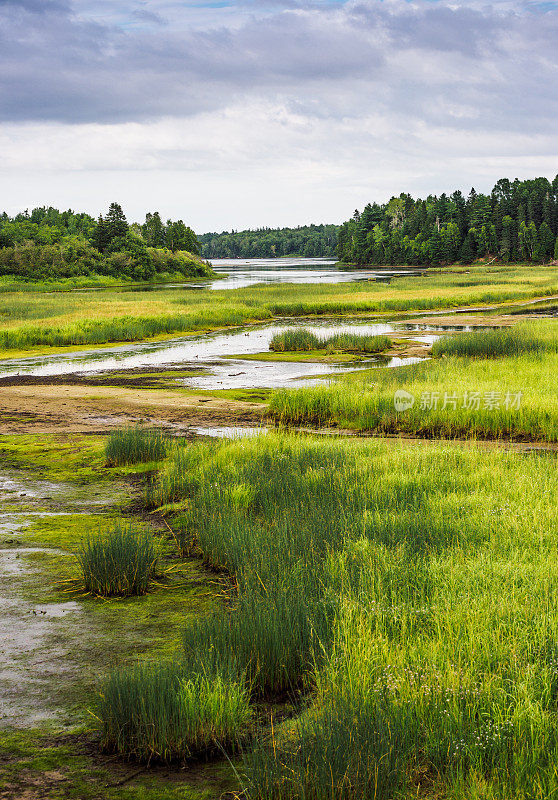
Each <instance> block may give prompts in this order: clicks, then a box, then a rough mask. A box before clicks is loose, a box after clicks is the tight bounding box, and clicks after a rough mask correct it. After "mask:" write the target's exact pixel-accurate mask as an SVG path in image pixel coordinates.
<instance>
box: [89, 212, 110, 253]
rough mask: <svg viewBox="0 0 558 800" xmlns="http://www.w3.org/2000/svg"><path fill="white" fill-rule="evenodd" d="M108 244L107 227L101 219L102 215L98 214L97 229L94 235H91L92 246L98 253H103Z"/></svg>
mask: <svg viewBox="0 0 558 800" xmlns="http://www.w3.org/2000/svg"><path fill="white" fill-rule="evenodd" d="M109 244H110V234H109V229H108V225H107V223H106V222H105V220H104V219H103V216H102V214H99V219H98V220H97V227H96V228H95V233H94V234H93V245H94V246H95V247H96V248H97V250H98V251H99V252H100V253H104V252H105V250H106V249H107V247H108V246H109Z"/></svg>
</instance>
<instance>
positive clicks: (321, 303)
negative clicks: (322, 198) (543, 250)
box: [0, 264, 558, 357]
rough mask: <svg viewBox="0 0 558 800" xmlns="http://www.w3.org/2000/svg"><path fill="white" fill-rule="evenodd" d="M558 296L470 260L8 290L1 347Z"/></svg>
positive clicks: (535, 271) (507, 270) (534, 279)
mask: <svg viewBox="0 0 558 800" xmlns="http://www.w3.org/2000/svg"><path fill="white" fill-rule="evenodd" d="M557 294H558V267H556V266H551V265H542V266H538V267H535V266H532V267H529V269H526V268H525V267H522V266H518V265H515V264H499V265H496V266H494V265H488V266H487V265H486V264H476V265H472V266H469V267H467V268H462V269H457V270H456V269H450V268H447V269H441V270H433V271H430V272H428V273H427V274H425V275H424V276H423V277H417V276H397V277H394V279H393V280H392V282H391V284H390V285H389V286H386V285H384V284H381V283H376V282H373V281H367V282H363V283H350V284H347V283H344V284H317V285H308V284H306V285H294V284H273V285H265V286H262V285H260V286H253V287H249V288H245V289H233V290H228V291H211V292H210V291H204V290H195V291H184V290H178V289H169V288H165V287H161V288H159V289H157V290H156V291H153V292H149V293H148V294H145V293H143V292H140V291H129V292H126V293H117V292H115V291H110V290H108V289H107V290H100V291H95V292H94V293H91V294H71V295H68V294H65V293H64V294H49V293H45V292H26V293H21V294H19V293H17V292H16V293H6V294H4V295H2V296H1V299H0V320H2V322H3V324H2V328H1V330H0V350H5V351H6V357H9V356H10V353H11V352H13V351H25V350H27V349H29V348H36V349H37V350H39V348H42V350H43V351H45V350H46V351H48V350H49V349H50V348H52V347H71V346H73V347H76V346H81V345H88V344H94V345H99V344H108V343H110V342H129V341H141V340H143V339H148V338H151V337H156V336H168V335H172V334H176V333H188V332H198V331H203V330H212V329H216V328H223V327H227V326H234V325H241V324H246V323H250V322H256V321H266V320H270V319H273V318H278V317H285V316H288V317H303V316H335V315H350V314H368V313H374V314H389V313H392V314H393V313H399V312H407V311H419V310H430V309H432V310H435V309H443V308H455V307H458V306H478V305H479V306H482V305H490V304H498V303H509V302H512V301H526V300H529V299H531V298H534V297H543V298H544V297H549V296H553V295H557Z"/></svg>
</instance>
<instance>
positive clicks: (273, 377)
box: [0, 319, 440, 390]
mask: <svg viewBox="0 0 558 800" xmlns="http://www.w3.org/2000/svg"><path fill="white" fill-rule="evenodd" d="M301 325H304V327H305V328H308V329H309V330H311V331H313V332H315V333H317V334H319V335H322V336H325V335H331V334H335V333H358V334H366V335H378V334H394V335H396V334H397V333H398V332H402V331H403V330H405V331H409V329H410V326H408V325H407V326H405V325H399V324H390V323H384V322H380V323H373V322H372V323H371V322H369V321H360V322H359V321H357V320H355V321H353V322H352V323H351V324H345V323H340V322H339V321H338V320H334V319H330V320H328V319H322V320H320V321H318V322H315V321H313V322H312V323H311V324H306V323H304V322H302V321H289V322H284V323H277V322H276V323H270V324H266V325H260V326H250V327H246V328H243V329H240V330H239V329H235V330H234V331H228V332H225V333H204V334H197V335H193V336H181V337H177V338H174V339H167V340H165V341H163V342H161V341H159V342H140V343H133V344H124V345H115V346H111V347H106V348H103V349H96V350H76V351H72V352H69V353H62V354H55V355H48V356H32V357H27V358H19V359H7V360H4V361H0V378H2V377H16V376H25V375H29V376H34V377H49V376H59V375H87V374H93V373H103V374H105V373H110V372H114V371H118V370H138V371H141V369H160V370H164V369H165V368H173V369H176V368H184V370H190V371H192V372H193V373H194V374H193V375H191V376H185V377H182V378H180V381H181V383H182V384H183V385H184V386H188V387H191V388H197V389H209V390H214V389H239V388H263V387H265V388H279V387H286V386H294V385H300V384H301V383H316V382H318V381H323V380H324V379H327V376H330V375H335V374H337V373H339V371H345V372H347V371H354V370H358V369H364V368H367V367H374V366H377V367H395V366H399V365H401V364H403V363H405V364H410V363H413V361H417V360H419V359H417V358H404V359H402V358H397V357H393V358H385V357H381V356H376V357H370V358H368V357H366V358H364V359H363V360H362V361H359V362H358V364H347V363H327V364H326V363H323V362H288V361H252V360H247V359H243V358H242V356H243V355H253V354H256V353H264V352H269V344H270V341H271V339H272V337H273V336H274V335H275V334H276V333H280V332H282V331H285V330H288V329H289V328H293V327H301ZM414 328H415V329H416V330H417V336H416V337H413V339H415V340H416V341H420V342H423V343H424V344H432V342H433V341H434V340H435V339H436V338H437V337H438V336H439V335H440V333H438V332H436V333H433V332H432V328H429V329H428V332H426V331H425V330H419V328H420V326H414Z"/></svg>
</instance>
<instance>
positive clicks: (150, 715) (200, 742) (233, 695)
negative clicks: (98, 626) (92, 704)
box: [97, 664, 251, 762]
mask: <svg viewBox="0 0 558 800" xmlns="http://www.w3.org/2000/svg"><path fill="white" fill-rule="evenodd" d="M97 716H98V718H99V720H100V722H101V742H102V746H103V748H104V749H105V750H108V751H110V752H114V753H119V754H121V755H126V756H129V757H133V758H137V759H140V760H142V761H150V760H152V759H155V760H161V761H165V762H168V761H172V760H173V759H185V758H188V757H190V756H192V755H195V754H198V753H201V752H203V751H205V750H208V749H212V748H214V747H219V748H225V747H226V748H232V747H234V746H235V745H236V744H237V743H238V741H239V739H240V738H241V737H242V736H243V735H245V734H246V729H247V726H248V723H249V721H250V716H251V712H250V708H249V705H248V696H247V692H246V690H245V689H244V687H243V686H242V685H241V684H240V683H232V682H229V681H227V680H225V679H224V678H222V677H220V676H218V675H217V676H212V677H207V676H205V675H203V674H195V675H194V674H192V673H190V672H188V671H187V670H186V669H185V668H184V667H183V666H181V665H178V664H145V665H137V666H134V667H132V668H128V669H124V670H118V671H114V672H112V673H111V674H110V675H109V676H108V678H107V679H106V680H105V682H104V685H103V686H102V690H101V697H100V702H99V705H98V709H97Z"/></svg>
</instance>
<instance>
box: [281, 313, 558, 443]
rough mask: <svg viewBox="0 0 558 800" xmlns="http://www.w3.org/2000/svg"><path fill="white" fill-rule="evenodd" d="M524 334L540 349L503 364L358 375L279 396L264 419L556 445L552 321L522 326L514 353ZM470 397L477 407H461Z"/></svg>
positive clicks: (445, 364)
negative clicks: (400, 393)
mask: <svg viewBox="0 0 558 800" xmlns="http://www.w3.org/2000/svg"><path fill="white" fill-rule="evenodd" d="M532 331H535V332H536V333H533V332H532ZM484 333H485V332H482V334H481V333H480V332H479V334H478V337H477V336H476V335H475V339H474V340H473V341H474V342H475V345H474V346H475V348H476V349H477V350H479V349H482V348H484V347H485V343H486V342H487V341H490V338H489V339H487V340H485V339H483V334H484ZM467 335H468V334H467ZM524 335H525V336H526V337H530V338H528V339H527V341H532V340H533V337H535V336H536V342H537V348H539V349H538V350H535V351H532V350H530V351H528V352H523V353H520V354H518V355H508V356H503V357H501V358H483V357H480V358H472V357H462V356H456V355H448V356H447V357H445V358H440V359H431V360H426V361H423V362H422V363H419V364H414V365H412V366H409V367H400V368H397V369H388V370H380V369H376V370H373V371H372V370H367V371H366V372H364V371H363V372H362V373H360V374H358V375H353V376H348V377H346V378H343V379H342V380H340V381H337V382H332V383H330V384H329V385H325V386H317V387H303V388H300V389H293V390H291V389H289V390H286V389H284V390H278V391H275V392H273V393H272V395H271V398H270V403H269V413H270V415H271V416H272V417H273V418H274V419H275V420H276V421H277V422H278V423H284V424H295V425H316V426H331V425H335V426H338V427H340V428H351V429H354V430H366V431H377V432H378V433H388V434H393V433H400V432H404V433H411V434H418V435H420V436H424V437H443V438H455V437H462V438H474V437H479V438H487V439H499V438H506V439H516V440H520V439H528V440H535V441H542V442H556V441H558V396H557V393H556V375H557V374H558V352H556V349H557V342H558V323H556V322H551V321H548V322H542V321H541V322H537V323H536V327H533V328H532V329H531V327H527V328H526V329H524V328H522V329H521V330H519V331H518V332H517V333H514V334H513V339H512V342H513V346H514V347H517V343H518V342H519V346H521V344H520V343H521V338H522V337H523V336H524ZM460 336H461V334H459V335H458V336H457V337H456V340H459V337H460ZM498 341H500V342H501V343H502V342H506V341H507V339H506V338H500V339H498ZM479 343H480V344H479ZM456 346H457V347H459V346H460V345H458V344H457V345H456ZM503 346H504V345H503ZM399 389H402V390H404V391H406V392H408V393H409V394H411V395H412V396H413V397H414V398H415V400H414V405H413V406H412V408H409V409H407V410H406V411H401V412H398V411H397V410H396V409H395V405H394V395H395V392H396V391H397V390H399ZM473 393H476V396H477V400H478V402H477V401H475V402H472V401H471V402H469V403H467V402H466V398H468V397H469V398H470V397H471V396H472V394H473ZM433 398H434V400H433Z"/></svg>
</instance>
